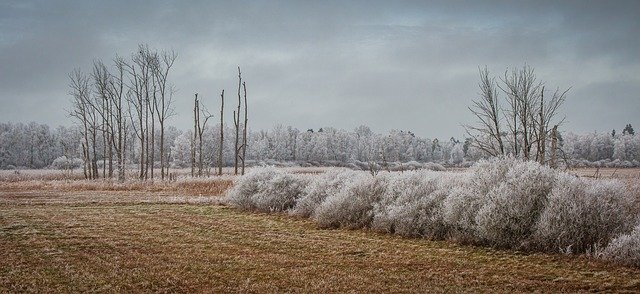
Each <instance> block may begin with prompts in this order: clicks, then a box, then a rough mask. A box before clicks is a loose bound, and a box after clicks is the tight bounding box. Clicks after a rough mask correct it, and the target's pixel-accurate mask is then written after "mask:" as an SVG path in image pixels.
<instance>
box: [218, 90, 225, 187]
mask: <svg viewBox="0 0 640 294" xmlns="http://www.w3.org/2000/svg"><path fill="white" fill-rule="evenodd" d="M223 118H224V89H223V90H222V93H220V146H219V147H218V175H219V176H221V175H222V150H223V148H224V119H223Z"/></svg>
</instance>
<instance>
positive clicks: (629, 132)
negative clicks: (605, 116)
mask: <svg viewBox="0 0 640 294" xmlns="http://www.w3.org/2000/svg"><path fill="white" fill-rule="evenodd" d="M635 133H636V132H635V131H634V130H633V127H632V126H631V124H627V126H625V127H624V130H622V134H623V135H635Z"/></svg>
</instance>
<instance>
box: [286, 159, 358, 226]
mask: <svg viewBox="0 0 640 294" xmlns="http://www.w3.org/2000/svg"><path fill="white" fill-rule="evenodd" d="M358 174H361V173H359V172H355V171H351V170H347V169H338V168H336V169H329V170H327V171H326V172H325V173H323V174H321V175H318V176H315V177H314V178H313V179H312V180H311V182H310V183H309V185H307V187H306V188H305V190H304V193H302V196H301V197H300V199H298V201H297V202H296V206H295V207H294V208H293V209H292V210H291V214H293V215H297V216H302V217H310V216H312V215H313V214H314V212H315V211H316V208H317V207H318V206H319V205H320V203H322V201H324V200H325V199H326V198H327V196H329V195H335V194H337V193H339V192H340V191H341V190H342V189H343V188H344V186H345V185H346V184H347V183H348V182H350V181H353V180H354V179H355V178H356V177H357V175H358Z"/></svg>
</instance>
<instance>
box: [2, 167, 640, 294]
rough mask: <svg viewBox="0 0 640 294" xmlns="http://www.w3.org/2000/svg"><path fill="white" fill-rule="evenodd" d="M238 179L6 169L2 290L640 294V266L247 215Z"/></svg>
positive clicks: (258, 214) (256, 214) (277, 215)
mask: <svg viewBox="0 0 640 294" xmlns="http://www.w3.org/2000/svg"><path fill="white" fill-rule="evenodd" d="M294 172H301V171H300V170H296V171H294ZM317 172H318V171H317V170H314V173H317ZM634 172H637V170H624V173H621V172H620V171H619V172H618V174H620V175H621V174H629V175H632V176H631V177H633V175H634ZM4 173H8V172H4ZM51 173H52V172H51ZM589 173H591V171H585V174H589ZM34 174H37V173H35V172H34ZM602 174H605V173H604V172H603V173H602ZM312 176H313V175H312ZM47 177H49V178H55V177H53V176H51V174H49V175H48V176H47ZM232 182H233V177H232V176H223V177H221V178H216V177H213V178H205V179H178V181H176V182H168V183H159V182H156V183H155V184H151V183H137V182H135V181H132V182H131V183H128V184H123V185H122V186H119V185H118V184H112V183H105V182H101V181H85V180H71V181H66V180H47V179H44V180H42V179H39V180H38V179H35V178H32V179H29V180H22V181H17V180H15V179H13V180H10V181H9V180H7V177H6V175H5V176H4V177H3V181H1V182H0V252H2V257H3V258H1V259H0V268H1V272H0V292H139V291H154V292H155V291H161V292H253V293H264V292H283V291H284V292H350V291H357V292H385V293H390V292H505V293H506V292H514V291H515V292H591V291H609V292H635V291H639V290H640V269H637V268H632V267H624V266H619V265H613V264H610V263H606V262H603V261H600V260H596V259H591V258H589V257H586V256H565V255H561V254H543V253H523V252H518V251H513V250H495V249H490V248H485V247H476V246H464V245H458V244H455V243H452V242H449V241H430V240H426V239H420V238H404V237H399V236H396V235H389V234H381V233H378V232H374V231H370V230H348V229H336V230H325V229H320V228H318V226H317V225H316V224H315V223H313V222H312V221H310V220H308V219H303V218H299V217H293V216H288V215H283V214H265V213H251V212H244V211H240V210H238V209H234V208H231V207H229V206H227V205H226V204H225V203H224V201H222V195H223V194H224V193H225V191H227V190H228V189H229V188H230V187H231V186H232Z"/></svg>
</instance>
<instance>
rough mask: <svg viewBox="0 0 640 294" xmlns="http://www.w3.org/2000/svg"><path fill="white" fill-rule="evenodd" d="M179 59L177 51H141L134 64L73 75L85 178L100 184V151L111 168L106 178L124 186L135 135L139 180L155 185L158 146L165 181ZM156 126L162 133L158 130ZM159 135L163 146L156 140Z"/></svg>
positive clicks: (117, 62) (118, 61)
mask: <svg viewBox="0 0 640 294" xmlns="http://www.w3.org/2000/svg"><path fill="white" fill-rule="evenodd" d="M176 58H177V54H176V53H175V52H173V51H163V52H158V51H156V50H152V49H149V47H148V46H146V45H140V46H139V47H138V51H137V52H135V53H133V54H131V57H130V59H125V58H123V57H119V56H116V57H115V58H114V60H113V65H112V66H111V67H108V66H107V65H105V64H104V63H103V62H102V61H100V60H96V61H94V64H93V70H92V72H91V73H90V74H86V73H84V72H82V71H81V70H80V69H76V70H74V71H73V72H72V73H71V74H70V75H69V80H70V84H69V88H70V93H69V94H70V95H71V96H72V97H73V99H72V108H71V110H70V115H71V116H72V117H73V118H75V120H76V123H77V125H78V126H79V127H80V133H81V135H82V138H83V140H82V143H81V145H82V158H83V159H84V162H85V164H84V173H85V177H86V178H91V179H96V178H98V177H99V175H100V173H99V171H98V159H99V151H98V148H99V146H101V147H102V152H101V153H102V158H104V159H105V160H106V162H107V164H105V165H103V167H102V176H103V177H109V178H111V177H113V172H114V166H113V163H114V161H115V163H116V169H117V173H118V180H120V181H124V174H125V169H126V162H127V161H126V153H127V146H128V145H127V144H129V145H131V146H132V145H133V142H131V141H129V142H128V141H127V139H128V134H129V133H133V134H135V140H136V141H137V144H136V145H137V150H138V153H139V160H138V163H139V171H140V173H139V177H140V179H148V178H151V179H153V177H154V169H153V163H154V160H155V158H156V155H155V152H156V148H155V145H156V143H157V144H158V145H159V156H158V157H159V159H160V176H161V178H162V179H164V177H165V175H166V173H167V172H166V168H168V164H167V162H168V161H167V158H168V153H167V151H168V148H165V142H166V140H165V130H166V121H167V119H168V118H169V117H171V116H172V115H173V109H172V107H171V105H172V100H173V93H174V91H173V86H172V85H171V84H170V82H169V72H170V70H171V68H172V66H173V64H174V62H175V60H176ZM156 126H157V127H156ZM156 129H157V130H158V131H159V133H160V134H159V140H156V134H155V132H156Z"/></svg>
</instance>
